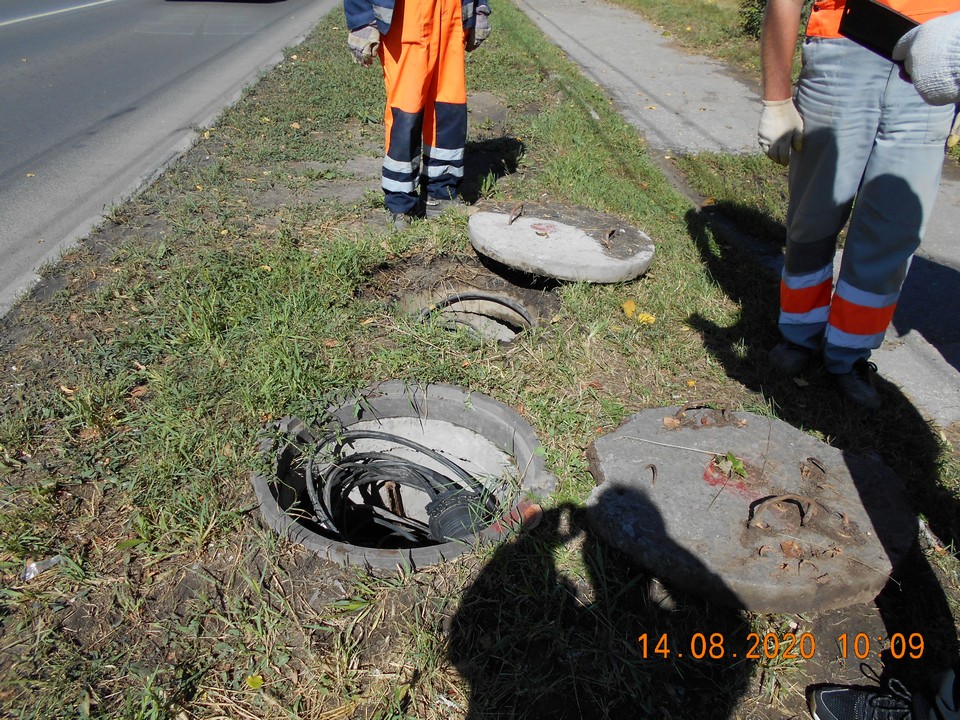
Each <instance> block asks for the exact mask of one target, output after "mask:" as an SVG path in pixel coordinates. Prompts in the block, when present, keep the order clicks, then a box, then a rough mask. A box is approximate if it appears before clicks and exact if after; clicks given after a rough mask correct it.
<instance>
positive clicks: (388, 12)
mask: <svg viewBox="0 0 960 720" xmlns="http://www.w3.org/2000/svg"><path fill="white" fill-rule="evenodd" d="M373 16H374V17H375V18H376V19H377V20H379V21H380V22H382V23H386V24H387V25H389V24H391V23H392V22H393V8H385V7H380V6H378V5H374V6H373Z"/></svg>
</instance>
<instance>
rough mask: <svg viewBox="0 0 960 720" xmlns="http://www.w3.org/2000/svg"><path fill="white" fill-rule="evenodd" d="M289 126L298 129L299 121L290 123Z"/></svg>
mask: <svg viewBox="0 0 960 720" xmlns="http://www.w3.org/2000/svg"><path fill="white" fill-rule="evenodd" d="M290 127H291V128H293V129H294V130H299V129H300V123H298V122H293V123H290Z"/></svg>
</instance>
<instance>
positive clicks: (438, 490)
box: [253, 381, 556, 568]
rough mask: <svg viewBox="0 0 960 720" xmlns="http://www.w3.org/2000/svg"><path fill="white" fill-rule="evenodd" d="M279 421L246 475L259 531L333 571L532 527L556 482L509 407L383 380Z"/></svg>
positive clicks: (446, 388)
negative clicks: (312, 415) (314, 412)
mask: <svg viewBox="0 0 960 720" xmlns="http://www.w3.org/2000/svg"><path fill="white" fill-rule="evenodd" d="M318 410H320V411H322V414H323V415H324V419H323V420H322V421H320V422H318V423H315V424H311V425H309V426H308V425H307V424H305V423H304V422H302V421H301V420H300V419H298V418H285V419H284V420H281V421H279V422H278V423H275V424H274V425H273V427H272V428H271V431H270V432H266V433H264V435H263V437H262V439H261V442H260V448H259V449H260V452H261V454H262V455H263V456H264V458H265V459H267V461H268V462H269V463H270V465H271V467H272V468H273V473H272V474H271V475H270V476H264V475H262V474H256V473H255V474H254V476H253V485H254V489H255V490H256V493H257V498H258V500H259V502H260V509H261V512H262V513H263V516H264V518H265V520H266V522H267V524H268V525H269V526H270V527H271V528H273V529H274V530H275V531H277V532H278V533H280V534H283V535H286V536H287V537H289V538H290V539H291V540H293V541H294V542H298V543H301V544H302V545H304V546H305V547H307V548H308V549H310V550H312V551H313V552H316V553H317V554H319V555H321V556H322V557H326V558H329V559H330V560H333V561H335V562H339V563H341V564H344V565H346V564H363V565H366V564H369V565H371V566H374V567H381V568H396V567H397V566H403V565H407V566H412V567H421V566H424V565H430V564H433V563H436V562H440V561H443V560H447V559H450V558H453V557H455V556H457V555H459V554H460V553H462V552H463V551H464V550H465V549H466V548H468V547H470V546H471V545H473V544H475V543H477V542H479V541H480V540H483V539H491V540H495V539H498V538H500V537H501V536H502V535H503V534H504V533H505V532H507V531H509V530H512V529H517V528H519V527H520V526H521V525H522V524H523V523H524V522H527V521H530V520H532V519H535V518H536V512H537V511H538V509H537V508H536V507H535V503H536V501H537V499H538V498H539V497H542V496H546V495H548V494H549V493H550V492H552V491H553V489H554V487H555V484H556V481H555V479H554V477H553V476H552V475H551V474H550V473H548V472H547V471H546V468H545V465H544V463H543V460H542V458H541V457H540V456H539V453H538V448H539V447H540V443H539V441H538V440H537V438H536V435H535V434H534V432H533V429H532V428H531V427H530V426H529V424H527V422H526V421H524V420H523V418H521V417H520V416H519V415H517V413H516V412H515V411H513V410H512V409H511V408H509V407H507V406H506V405H503V404H502V403H499V402H497V401H496V400H493V399H492V398H489V397H487V396H485V395H481V394H479V393H468V392H465V391H463V390H461V389H459V388H456V387H453V386H451V385H443V384H435V385H427V386H415V385H414V386H411V385H407V384H405V383H402V382H398V381H390V382H386V383H383V384H380V385H377V386H375V387H373V388H369V389H367V390H365V391H363V392H362V393H359V394H358V395H356V396H351V397H349V398H347V399H346V400H344V401H343V402H342V403H337V404H335V405H333V406H331V407H329V408H318Z"/></svg>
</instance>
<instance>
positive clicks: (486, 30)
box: [467, 5, 490, 52]
mask: <svg viewBox="0 0 960 720" xmlns="http://www.w3.org/2000/svg"><path fill="white" fill-rule="evenodd" d="M474 18H475V19H474V25H473V27H472V28H470V32H469V33H468V35H467V52H473V51H474V50H476V49H477V48H478V47H480V45H481V44H482V43H483V41H484V40H486V39H487V38H488V37H490V6H489V5H477V11H476V13H475V14H474Z"/></svg>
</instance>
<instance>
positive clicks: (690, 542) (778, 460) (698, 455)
mask: <svg viewBox="0 0 960 720" xmlns="http://www.w3.org/2000/svg"><path fill="white" fill-rule="evenodd" d="M587 454H588V456H589V459H590V466H589V468H590V472H591V473H592V474H593V476H594V478H595V480H596V481H597V485H598V486H597V488H596V489H594V490H593V492H592V493H591V494H590V497H589V498H588V500H587V519H588V522H589V524H590V526H591V528H592V529H593V530H594V532H596V533H597V535H599V536H600V537H602V538H603V539H604V540H606V541H607V542H608V543H610V544H611V545H613V546H614V547H617V548H618V549H620V550H621V551H623V552H624V553H626V554H627V555H628V556H629V557H631V558H632V559H633V560H634V561H635V562H636V563H638V565H640V566H641V567H643V568H645V569H647V570H649V571H650V572H651V573H653V574H654V575H655V576H656V577H659V578H661V579H662V580H664V581H665V582H667V583H668V584H670V585H672V586H674V587H677V588H681V589H685V590H687V591H689V592H693V593H697V594H702V595H704V596H706V597H708V598H709V599H711V600H713V601H715V602H718V603H721V604H725V605H729V606H733V607H737V608H743V609H746V610H751V611H755V612H775V613H795V612H808V611H822V610H829V609H834V608H839V607H844V606H847V605H852V604H855V603H859V602H866V601H869V600H872V599H873V598H874V597H876V595H877V594H878V593H879V592H880V590H881V589H882V588H883V587H884V585H885V584H886V583H887V580H888V578H889V576H890V573H891V572H892V571H893V569H894V568H895V567H896V566H897V564H898V563H899V562H900V560H902V559H903V558H904V557H905V556H906V555H907V553H908V552H909V550H910V548H911V547H912V546H913V545H914V544H915V543H916V542H917V535H918V533H917V521H916V519H915V518H914V517H913V514H912V513H911V511H910V505H909V503H908V502H907V500H906V498H905V496H904V493H903V488H902V485H901V483H900V480H899V478H898V477H897V476H896V474H894V473H893V471H891V470H890V469H889V468H887V467H885V466H884V465H883V464H881V463H880V462H878V461H876V460H871V459H867V458H863V457H859V456H856V455H852V454H849V453H844V452H841V451H840V450H838V449H836V448H833V447H830V446H829V445H827V444H825V443H822V442H820V441H818V440H816V439H815V438H813V437H811V436H809V435H806V434H804V433H802V432H801V431H799V430H797V429H796V428H793V427H791V426H790V425H788V424H787V423H785V422H783V421H781V420H777V419H772V418H767V417H762V416H759V415H754V414H751V413H732V412H728V411H724V410H716V409H711V408H709V407H702V406H693V407H689V406H688V407H685V408H676V407H674V408H657V409H652V410H646V411H644V412H641V413H639V414H637V415H634V416H633V417H632V418H630V419H629V420H628V421H627V422H626V423H625V424H624V425H622V426H621V427H620V428H618V429H617V430H616V431H614V432H613V433H610V434H608V435H605V436H603V437H600V438H598V439H597V440H595V441H594V442H593V443H592V444H591V445H590V447H589V448H588V451H587Z"/></svg>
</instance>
